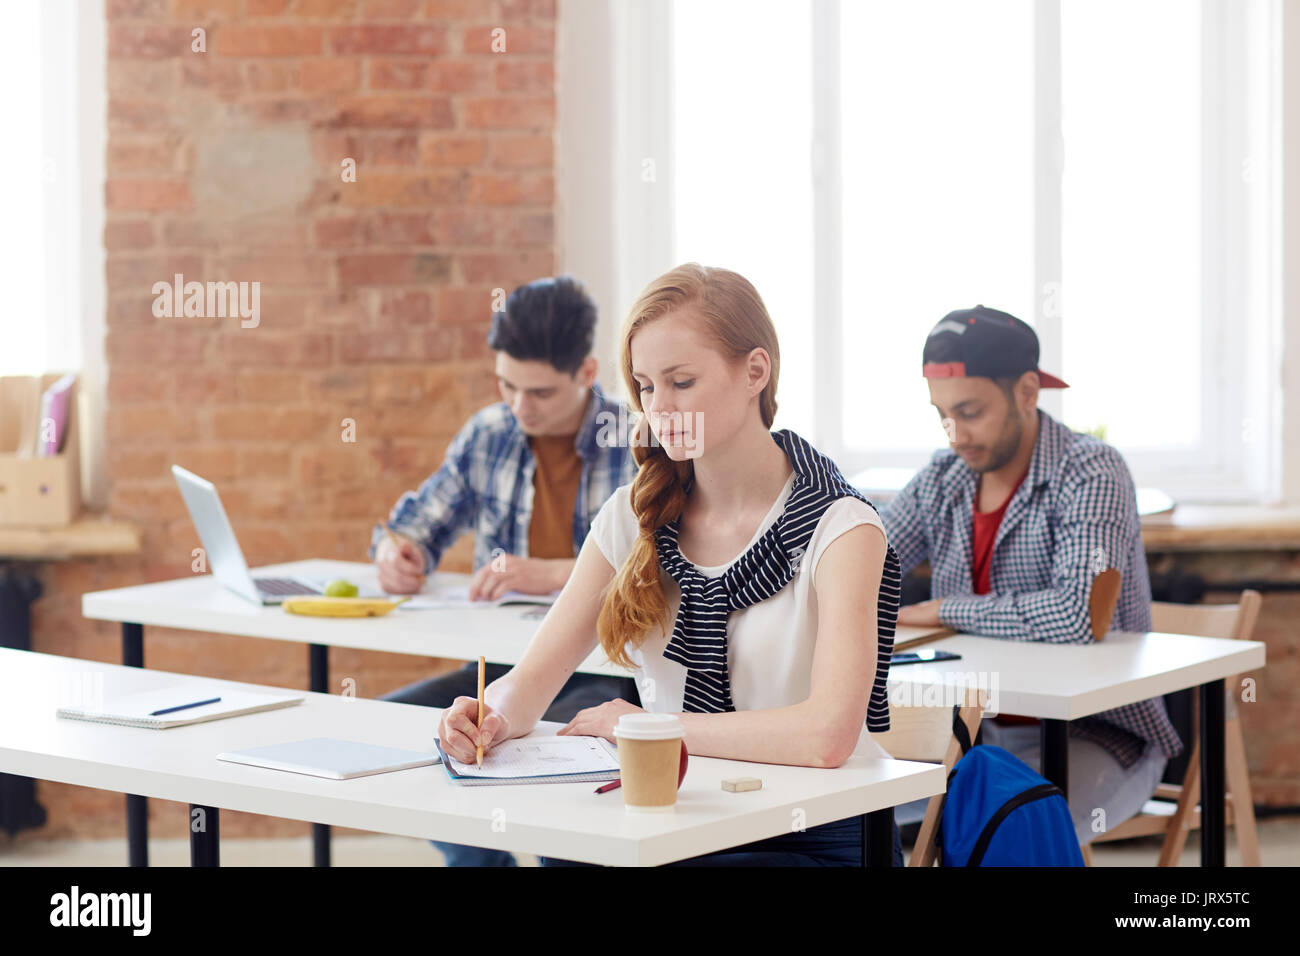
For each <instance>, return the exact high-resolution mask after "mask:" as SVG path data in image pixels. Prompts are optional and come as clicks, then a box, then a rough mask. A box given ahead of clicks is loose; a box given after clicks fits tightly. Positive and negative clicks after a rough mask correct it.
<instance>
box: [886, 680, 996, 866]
mask: <svg viewBox="0 0 1300 956" xmlns="http://www.w3.org/2000/svg"><path fill="white" fill-rule="evenodd" d="M987 701H988V692H987V691H985V690H981V689H978V688H967V690H966V698H965V701H964V703H963V704H961V705H960V709H959V711H958V715H959V717H960V719H961V722H962V723H963V724H964V725H965V726H966V731H967V733H969V734H970V740H971V742H972V743H974V741H975V735H976V734H977V733H978V732H979V726H980V714H981V713H983V709H984V704H985V703H987ZM872 739H873V740H875V741H876V742H877V743H879V744H880V745H881V746H882V747H884V748H885V750H887V751H888V752H889V753H890V755H891V756H893V757H897V758H898V759H899V760H919V761H923V762H926V763H942V764H943V768H944V771H945V772H951V771H952V768H953V767H954V766H956V764H957V761H958V760H960V759H961V754H962V750H961V744H960V743H959V742H958V741H957V735H956V734H955V733H954V732H953V709H952V707H951V706H943V707H925V706H921V707H914V706H907V705H899V704H895V703H894V702H893V701H892V700H891V701H890V705H889V730H888V731H887V732H885V733H883V734H872ZM942 809H943V794H941V793H940V794H936V795H935V796H933V797H931V798H930V802H929V804H927V805H926V808H925V819H924V820H923V821H922V822H921V830H920V832H919V833H918V834H917V837H916V845H915V846H914V847H912V857H911V859H910V860H909V861H908V864H907V865H908V866H933V865H934V864H935V863H936V862H937V861H938V857H939V848H938V847H937V846H936V845H935V837H936V836H937V835H938V832H939V814H940V811H941V810H942Z"/></svg>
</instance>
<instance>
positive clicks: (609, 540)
mask: <svg viewBox="0 0 1300 956" xmlns="http://www.w3.org/2000/svg"><path fill="white" fill-rule="evenodd" d="M794 478H795V476H794V474H793V473H792V474H791V475H790V477H789V479H788V480H787V481H786V483H785V487H784V488H782V489H781V494H780V495H779V496H778V497H777V499H776V502H775V503H774V504H773V505H772V507H771V508H770V509H769V510H768V513H767V515H766V516H765V517H764V518H763V521H762V522H761V523H760V524H759V527H758V530H757V531H755V532H754V537H753V538H751V539H750V541H749V543H748V544H746V545H745V546H744V547H743V548H742V549H741V550H740V551H739V553H737V554H736V555H735V557H733V558H732V560H731V561H728V562H727V563H726V564H723V565H718V566H716V567H702V566H700V565H696V568H698V569H699V571H700V573H701V574H703V575H704V576H705V577H708V578H716V577H720V576H721V575H722V574H724V573H726V570H727V568H729V567H730V566H731V564H732V563H733V562H734V561H735V559H736V558H739V557H740V556H741V555H742V554H744V553H745V552H746V551H748V550H749V549H750V548H751V547H752V546H753V545H754V543H755V542H756V541H758V539H759V538H760V537H762V536H763V533H764V532H765V531H767V529H768V528H770V527H771V526H772V525H773V524H774V523H775V522H776V520H777V519H778V518H779V517H780V516H781V512H782V511H783V510H784V509H785V503H786V500H787V499H788V498H789V497H790V491H791V489H792V488H793V487H794ZM631 490H632V486H631V484H626V485H622V486H620V487H619V488H618V489H616V490H615V491H614V493H613V494H612V495H610V497H609V500H608V501H606V502H605V504H604V506H603V507H601V509H600V511H599V512H598V513H597V514H596V517H595V518H594V519H593V520H592V523H591V531H590V536H591V539H592V541H593V542H594V543H595V545H596V547H598V548H599V549H600V553H601V554H603V555H604V556H605V560H607V561H608V562H609V563H610V565H611V566H613V567H614V568H616V569H617V568H619V567H621V566H622V564H623V562H624V561H625V560H627V557H628V555H629V554H631V552H632V546H633V545H634V544H635V543H636V538H637V522H636V515H635V513H634V512H633V510H632V503H631ZM864 524H869V525H875V526H876V527H877V528H879V529H880V531H881V533H882V534H884V533H885V526H884V524H882V523H881V520H880V516H879V515H877V514H876V512H875V509H873V508H872V507H871V506H870V505H868V504H866V502H863V501H860V500H859V499H857V498H852V497H846V498H840V499H839V500H837V501H836V502H835V503H834V504H832V505H831V506H830V507H828V508H827V509H826V511H825V513H824V514H823V515H822V516H821V519H820V520H819V521H818V522H817V527H816V528H815V529H814V530H813V534H812V538H811V539H810V540H809V542H808V549H807V551H806V552H805V554H804V560H803V563H802V564H801V566H800V567H799V569H797V571H796V573H795V575H794V577H792V578H791V579H790V582H789V583H788V584H787V585H786V586H785V587H784V588H782V589H781V590H780V591H778V592H777V593H776V594H774V595H772V597H770V598H768V599H767V600H766V601H760V602H759V603H758V604H753V605H750V606H749V607H746V608H741V609H740V610H737V611H732V612H731V615H730V617H728V619H727V667H728V669H729V671H730V674H731V699H732V702H733V703H734V704H735V705H736V709H737V710H768V709H771V708H776V707H788V706H790V705H792V704H798V703H800V702H802V701H805V700H807V699H808V696H809V694H810V693H811V689H812V661H813V650H814V648H815V647H816V646H817V591H816V589H815V588H814V587H813V577H814V575H815V574H816V573H817V565H818V563H819V562H820V561H821V556H822V554H823V553H824V552H825V551H826V548H827V547H828V546H829V545H830V543H831V542H832V541H834V540H835V539H836V538H838V537H839V536H840V535H842V534H844V532H846V531H849V530H850V529H852V528H856V527H858V526H859V525H864ZM687 560H689V556H687ZM659 580H660V582H661V583H662V584H663V589H664V597H665V598H666V600H667V602H668V620H669V622H672V621H674V620H676V618H677V608H678V605H680V604H681V589H680V588H679V587H678V585H677V582H676V581H674V580H673V579H672V577H671V576H670V575H668V574H667V572H665V571H663V570H662V569H660V572H659ZM671 636H672V624H671V623H670V624H669V628H668V632H667V633H655V632H650V633H647V634H646V636H645V638H644V640H643V641H642V643H641V646H640V647H635V646H632V645H629V646H628V648H627V653H628V657H629V658H630V659H631V660H632V663H633V664H634V665H636V682H637V687H638V688H639V689H640V691H641V706H642V707H644V708H645V709H646V710H648V711H650V712H652V713H678V714H679V713H682V692H683V690H684V689H685V686H686V668H685V667H684V666H683V665H681V664H678V663H677V662H676V661H670V660H667V659H665V658H664V656H663V652H664V648H666V647H667V646H668V639H669V638H670V637H671ZM874 660H875V658H874V656H873V657H872V661H873V662H874ZM863 692H864V693H865V694H870V692H871V688H870V686H869V685H868V686H866V687H865V688H864V691H863ZM853 752H854V753H855V754H865V755H868V756H880V757H887V756H889V754H887V753H886V752H885V750H884V748H883V747H881V746H880V745H879V744H878V743H876V742H875V740H874V739H873V738H872V737H871V735H870V734H869V733H868V731H867V728H866V726H865V725H864V726H863V728H862V733H861V735H860V736H859V738H858V744H857V746H856V747H855V748H854V751H853Z"/></svg>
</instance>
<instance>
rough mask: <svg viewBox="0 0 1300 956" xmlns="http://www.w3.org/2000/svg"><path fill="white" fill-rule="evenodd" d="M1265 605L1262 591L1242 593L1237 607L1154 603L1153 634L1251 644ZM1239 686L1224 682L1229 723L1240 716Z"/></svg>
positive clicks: (1152, 604) (1235, 605)
mask: <svg viewBox="0 0 1300 956" xmlns="http://www.w3.org/2000/svg"><path fill="white" fill-rule="evenodd" d="M1262 601H1263V598H1262V597H1261V596H1260V593H1259V592H1258V591H1249V590H1247V591H1242V592H1241V600H1240V601H1238V602H1237V603H1236V604H1167V603H1165V602H1163V601H1152V602H1151V630H1153V631H1163V632H1165V633H1167V634H1195V635H1196V636H1197V637H1223V638H1229V639H1231V640H1236V641H1248V640H1250V638H1251V635H1252V634H1254V633H1255V622H1256V621H1258V620H1259V606H1260V603H1261V602H1262ZM1238 683H1239V682H1238V680H1237V678H1236V677H1235V676H1234V677H1231V678H1228V679H1227V680H1225V681H1224V682H1223V691H1224V696H1225V698H1226V699H1227V707H1228V710H1227V717H1228V719H1229V720H1232V719H1234V718H1235V717H1236V716H1237V685H1238Z"/></svg>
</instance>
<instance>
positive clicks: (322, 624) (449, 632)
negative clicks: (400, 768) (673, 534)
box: [81, 560, 629, 677]
mask: <svg viewBox="0 0 1300 956" xmlns="http://www.w3.org/2000/svg"><path fill="white" fill-rule="evenodd" d="M253 573H254V575H255V576H268V575H286V574H295V575H300V576H306V577H310V578H336V577H343V578H347V579H348V580H350V581H352V582H353V583H355V584H359V585H369V586H372V587H378V577H377V576H376V572H375V568H374V566H373V565H370V564H364V563H360V562H352V561H326V560H311V561H295V562H293V563H291V564H276V565H271V566H269V567H265V568H255V569H254V570H253ZM437 577H438V579H439V581H440V583H447V584H452V585H455V584H468V583H469V580H470V576H469V575H467V574H448V573H445V572H441V571H440V572H438V573H437ZM533 607H534V606H521V605H513V606H510V607H501V608H492V607H485V608H466V609H464V610H449V609H439V610H426V611H419V610H411V611H406V610H403V609H401V608H400V607H399V608H397V609H396V610H394V611H392V612H391V613H389V614H386V615H384V616H383V617H372V618H321V617H304V616H302V615H299V614H289V613H288V612H286V611H284V610H283V609H282V608H279V607H262V606H260V605H257V604H254V603H253V602H252V601H249V600H247V599H245V598H242V597H240V596H239V595H238V594H235V593H233V592H231V591H228V590H226V588H224V587H222V586H221V585H220V584H219V583H218V582H217V580H216V578H214V577H213V576H212V575H210V574H201V575H194V576H193V577H190V578H178V579H176V580H174V581H160V582H157V583H155V584H140V585H135V586H133V587H128V588H115V589H114V590H111V591H91V592H88V593H86V594H83V595H82V598H81V613H82V614H83V615H84V616H85V617H88V618H92V619H94V620H100V621H129V622H132V623H135V624H143V625H146V626H151V627H175V628H182V629H184V630H190V631H213V632H215V633H218V634H239V635H242V636H244V637H260V638H266V639H269V640H280V641H296V642H299V643H304V644H323V645H327V646H330V647H355V648H358V649H360V650H366V651H389V652H392V653H396V654H419V655H423V656H428V657H441V658H447V659H450V660H461V661H469V660H478V658H479V655H480V654H481V655H483V656H485V657H486V658H487V659H488V661H489V662H490V663H493V664H517V663H519V660H520V658H522V657H523V653H524V649H525V648H526V647H527V646H528V642H529V641H530V640H532V637H533V634H535V633H536V631H537V627H538V625H539V624H540V623H541V621H540V619H538V618H536V617H529V616H528V613H529V611H530V610H532V609H533ZM578 670H579V671H582V672H583V673H587V674H608V675H612V676H615V677H627V676H629V672H628V671H626V670H624V669H623V668H621V667H616V666H615V665H613V664H611V663H610V662H609V661H608V660H607V659H606V658H605V654H604V652H603V651H601V650H600V649H599V648H597V649H596V650H594V651H592V653H591V654H590V655H589V656H588V657H587V659H586V660H585V661H583V663H582V665H581V666H579V668H578Z"/></svg>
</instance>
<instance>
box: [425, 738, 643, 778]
mask: <svg viewBox="0 0 1300 956" xmlns="http://www.w3.org/2000/svg"><path fill="white" fill-rule="evenodd" d="M433 742H434V745H435V746H436V747H437V748H438V754H439V755H440V756H441V757H442V765H443V766H444V767H446V768H447V775H448V776H449V777H451V779H452V780H454V781H456V782H457V783H460V784H464V785H465V786H467V787H491V786H500V785H501V784H509V783H588V782H590V783H597V782H600V781H606V780H617V779H618V749H617V748H616V747H615V746H614V745H613V744H611V743H610V742H609V741H607V740H606V739H605V738H603V737H578V736H570V735H567V734H566V735H565V736H563V737H556V736H531V737H516V738H515V739H514V740H507V741H504V742H502V743H500V744H497V745H496V746H495V747H493V748H492V749H491V750H489V751H488V752H487V753H486V754H484V755H483V766H482V767H479V766H477V765H476V764H473V763H461V762H460V761H459V760H457V759H456V758H455V757H452V756H450V755H448V754H447V753H446V752H445V751H444V750H443V749H442V741H440V740H438V739H437V738H434V741H433Z"/></svg>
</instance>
